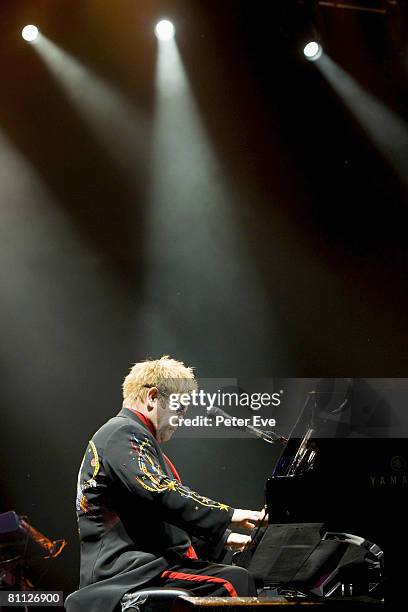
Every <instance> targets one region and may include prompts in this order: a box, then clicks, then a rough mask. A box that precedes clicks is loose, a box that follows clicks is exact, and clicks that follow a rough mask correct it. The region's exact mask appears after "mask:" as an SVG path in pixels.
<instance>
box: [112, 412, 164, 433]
mask: <svg viewBox="0 0 408 612" xmlns="http://www.w3.org/2000/svg"><path fill="white" fill-rule="evenodd" d="M118 416H123V417H128V418H130V419H132V420H133V421H135V422H136V423H139V425H143V426H144V427H146V429H148V430H149V431H150V433H151V434H152V436H153V437H154V438H156V429H155V426H154V425H153V423H152V422H151V420H150V419H148V418H147V416H145V415H144V414H142V413H141V412H139V411H138V410H131V409H130V408H125V406H123V407H122V410H121V411H120V412H119V413H118Z"/></svg>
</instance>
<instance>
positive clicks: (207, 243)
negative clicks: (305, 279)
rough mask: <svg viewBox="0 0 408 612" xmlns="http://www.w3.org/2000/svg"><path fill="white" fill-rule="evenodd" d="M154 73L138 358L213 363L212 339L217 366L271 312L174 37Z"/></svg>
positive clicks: (258, 338) (254, 338)
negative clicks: (169, 356)
mask: <svg viewBox="0 0 408 612" xmlns="http://www.w3.org/2000/svg"><path fill="white" fill-rule="evenodd" d="M156 70H157V72H156V108H155V118H154V130H153V142H152V155H151V159H152V165H151V175H150V182H151V189H150V197H149V206H148V218H147V220H146V244H147V245H148V252H147V271H146V293H147V299H146V303H145V308H146V311H145V315H144V321H145V325H144V326H143V327H144V329H145V331H146V333H145V339H144V341H145V342H146V345H145V346H143V349H144V351H143V352H144V353H146V354H157V353H159V352H160V351H162V352H163V350H168V351H170V352H173V353H175V354H177V352H179V354H183V353H184V354H185V353H186V350H188V351H194V350H196V351H197V358H198V359H199V360H200V361H202V360H204V361H205V360H209V361H210V362H212V363H215V362H214V359H216V358H215V355H214V345H213V344H212V343H213V342H217V339H218V340H219V341H221V342H222V343H223V351H222V356H220V357H219V358H220V359H221V361H222V360H228V359H231V354H230V352H231V351H234V348H233V347H234V342H236V341H237V334H238V335H239V334H240V333H241V334H245V336H246V334H249V335H250V336H251V341H250V347H248V354H250V353H251V351H254V352H255V353H257V352H258V351H260V350H261V346H262V345H263V343H264V342H267V340H266V336H267V333H265V325H266V323H265V321H268V320H271V309H270V306H268V305H267V298H266V296H265V292H264V289H263V287H262V285H261V281H260V279H259V273H258V272H257V270H256V269H255V265H254V263H253V260H252V258H251V256H250V254H249V253H248V252H247V250H246V247H245V239H244V238H243V236H242V235H241V230H240V228H239V226H238V220H237V214H238V213H237V209H239V204H238V202H239V199H240V197H242V196H241V194H240V193H238V189H235V186H234V184H233V183H232V180H231V179H229V177H228V175H227V174H226V170H225V169H224V168H223V167H222V165H221V164H220V161H219V159H218V158H217V156H216V153H215V151H214V149H213V146H212V144H211V142H210V140H209V137H208V135H207V132H206V130H205V127H204V125H203V121H202V118H201V116H200V112H199V109H198V108H197V105H196V104H195V100H194V96H193V93H192V91H191V88H190V85H189V82H188V78H187V75H186V73H185V70H184V66H183V64H182V61H181V58H180V55H179V51H178V49H177V46H176V43H175V40H174V39H172V40H170V41H168V42H166V43H164V44H161V43H160V44H159V46H158V63H157V69H156ZM255 313H256V315H255ZM272 320H273V315H272ZM221 321H222V323H221ZM203 325H205V327H206V338H205V341H204V342H202V343H201V345H200V347H198V346H196V342H195V340H194V338H197V337H199V336H200V335H202V326H203ZM220 326H221V327H222V338H220V337H219V335H218V334H219V330H220ZM217 330H218V331H217ZM244 330H245V331H244ZM246 337H247V336H246ZM242 341H243V342H244V340H242ZM206 353H207V354H206ZM220 367H223V365H222V363H221V365H220Z"/></svg>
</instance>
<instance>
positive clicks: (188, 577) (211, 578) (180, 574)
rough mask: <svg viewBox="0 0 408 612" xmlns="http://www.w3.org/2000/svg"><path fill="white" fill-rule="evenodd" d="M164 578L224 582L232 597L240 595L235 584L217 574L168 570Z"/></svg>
mask: <svg viewBox="0 0 408 612" xmlns="http://www.w3.org/2000/svg"><path fill="white" fill-rule="evenodd" d="M161 577H162V578H173V579H175V580H192V581H193V582H216V583H218V584H222V586H223V587H224V588H225V589H226V590H227V591H228V594H229V595H230V597H238V593H237V592H236V590H235V589H234V586H233V585H232V584H231V582H228V580H225V578H216V577H215V576H204V575H202V574H185V573H183V572H172V571H170V570H166V571H164V572H163V573H162V575H161Z"/></svg>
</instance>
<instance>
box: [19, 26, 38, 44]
mask: <svg viewBox="0 0 408 612" xmlns="http://www.w3.org/2000/svg"><path fill="white" fill-rule="evenodd" d="M39 33H40V32H39V30H38V28H37V26H35V25H26V26H24V28H23V29H22V30H21V36H22V37H23V38H24V40H25V41H27V42H30V43H31V42H34V41H35V40H37V38H38V35H39Z"/></svg>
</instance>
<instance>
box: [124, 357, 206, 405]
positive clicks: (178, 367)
mask: <svg viewBox="0 0 408 612" xmlns="http://www.w3.org/2000/svg"><path fill="white" fill-rule="evenodd" d="M149 387H157V388H158V389H159V391H160V393H162V394H163V395H165V396H168V395H170V393H188V392H190V391H192V390H193V389H196V388H197V383H196V381H195V378H194V373H193V368H190V367H187V366H185V365H184V363H183V362H182V361H177V360H176V359H172V358H171V357H169V355H163V357H160V359H147V360H146V361H140V362H138V363H135V364H134V365H133V367H132V368H131V370H130V372H129V374H128V375H127V376H126V378H125V380H124V381H123V385H122V390H123V400H124V404H127V405H130V406H131V405H132V404H134V403H135V402H136V401H138V400H144V399H145V396H146V393H147V391H148V388H149Z"/></svg>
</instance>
